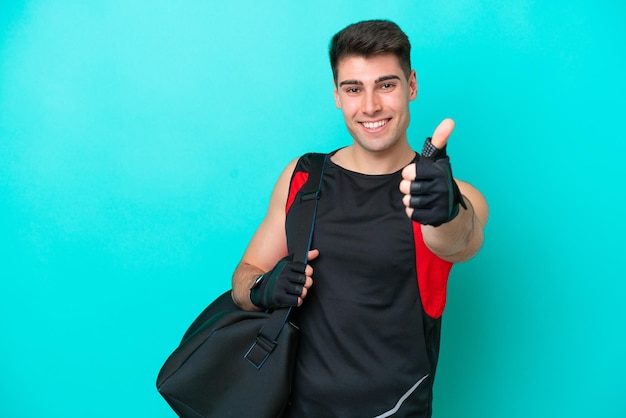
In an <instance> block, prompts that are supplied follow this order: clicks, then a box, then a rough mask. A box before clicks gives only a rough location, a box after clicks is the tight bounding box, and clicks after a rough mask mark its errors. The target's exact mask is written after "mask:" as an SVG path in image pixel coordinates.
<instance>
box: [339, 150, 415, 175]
mask: <svg viewBox="0 0 626 418" xmlns="http://www.w3.org/2000/svg"><path fill="white" fill-rule="evenodd" d="M414 158H415V151H413V150H412V149H411V147H410V146H409V144H408V143H405V144H403V145H402V146H396V147H393V148H389V149H386V150H378V151H370V150H366V149H364V148H361V147H358V146H355V145H351V146H349V147H346V148H342V149H340V150H339V151H337V153H336V154H335V155H333V156H332V158H331V159H332V161H333V162H334V163H335V164H337V165H339V166H341V167H343V168H345V169H347V170H350V171H355V172H357V173H361V174H369V175H379V174H391V173H395V172H397V171H399V170H401V169H402V168H404V167H406V166H407V165H408V164H410V163H411V161H413V159H414Z"/></svg>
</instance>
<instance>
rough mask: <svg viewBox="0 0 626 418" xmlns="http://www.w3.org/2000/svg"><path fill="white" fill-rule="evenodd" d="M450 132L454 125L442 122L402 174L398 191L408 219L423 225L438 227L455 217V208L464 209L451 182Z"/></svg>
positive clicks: (457, 209)
mask: <svg viewBox="0 0 626 418" xmlns="http://www.w3.org/2000/svg"><path fill="white" fill-rule="evenodd" d="M453 130H454V121H453V120H452V119H444V120H443V121H442V122H441V123H440V124H439V126H437V129H435V132H434V133H433V136H432V138H428V139H426V142H425V143H424V149H423V151H422V155H421V156H420V157H418V160H417V162H415V163H413V164H409V165H408V166H406V167H405V168H404V170H403V171H402V178H403V180H402V181H401V182H400V191H401V192H402V193H404V195H405V196H404V198H403V202H404V205H405V206H406V213H407V216H409V217H410V218H411V219H413V220H414V221H416V222H419V223H420V224H423V225H432V226H439V225H441V224H444V223H446V222H449V221H451V220H452V219H454V218H455V217H456V215H457V214H458V213H459V204H460V205H461V206H463V207H464V208H466V209H467V207H466V206H465V202H464V201H463V198H462V196H461V192H460V191H459V187H458V186H457V184H456V182H455V181H454V178H453V177H452V168H451V166H450V158H449V157H448V154H447V153H446V145H447V143H448V139H449V138H450V134H451V133H452V131H453Z"/></svg>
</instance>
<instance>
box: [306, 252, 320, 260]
mask: <svg viewBox="0 0 626 418" xmlns="http://www.w3.org/2000/svg"><path fill="white" fill-rule="evenodd" d="M318 255H320V250H310V251H309V255H308V258H307V260H308V261H311V260H315V259H316V258H317V256H318Z"/></svg>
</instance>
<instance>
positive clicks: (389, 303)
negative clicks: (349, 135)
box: [285, 155, 452, 418]
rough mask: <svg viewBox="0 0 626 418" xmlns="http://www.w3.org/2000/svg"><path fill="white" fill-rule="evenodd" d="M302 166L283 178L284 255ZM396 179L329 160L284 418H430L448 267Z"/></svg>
mask: <svg viewBox="0 0 626 418" xmlns="http://www.w3.org/2000/svg"><path fill="white" fill-rule="evenodd" d="M309 162H310V159H309V157H308V156H306V155H305V156H304V157H302V158H301V159H300V160H299V162H298V164H297V165H296V168H295V170H294V173H293V175H292V178H291V184H290V190H289V196H288V199H287V208H286V210H287V216H286V232H287V244H288V248H289V249H290V251H292V250H291V249H292V242H294V240H295V231H296V228H295V225H297V223H298V218H299V214H300V204H299V200H298V198H297V194H298V191H299V190H300V187H301V186H302V185H303V184H304V183H305V182H306V179H307V178H308V172H307V170H308V166H309ZM401 180H402V174H401V171H398V172H395V173H392V174H385V175H365V174H361V173H357V172H352V171H349V170H346V169H344V168H342V167H340V166H338V165H336V164H334V163H333V162H332V161H331V160H330V159H329V161H328V163H327V165H326V169H325V172H324V177H323V180H322V188H321V197H320V201H319V204H318V209H317V217H316V223H315V233H314V236H313V242H312V246H311V248H315V249H318V250H319V251H320V255H319V257H318V258H316V259H315V260H312V261H311V265H312V266H313V269H314V273H313V286H312V287H311V289H309V292H308V294H307V297H306V299H305V300H304V303H303V305H302V306H301V307H300V308H298V309H297V310H296V311H295V312H294V314H293V315H292V321H293V322H294V323H295V324H296V325H297V326H298V327H299V328H300V343H299V349H298V354H297V365H296V370H295V374H294V384H293V390H292V397H291V400H290V404H289V406H288V409H287V412H286V414H285V417H288V418H305V417H314V418H325V417H341V418H349V417H355V418H357V417H358V418H366V417H372V418H373V417H412V418H427V417H430V416H431V405H432V387H433V381H434V377H435V369H436V365H437V359H438V354H439V340H440V331H441V314H442V312H443V308H444V306H445V297H446V285H447V280H448V275H449V272H450V269H451V267H452V264H451V263H449V262H446V261H444V260H442V259H440V258H438V257H437V256H435V255H434V254H433V253H432V252H430V250H429V249H428V248H427V247H426V245H425V244H424V242H423V239H422V235H421V227H420V225H419V224H417V223H415V222H413V221H411V219H409V218H408V217H407V216H406V213H405V207H404V205H403V203H402V193H401V192H400V191H399V189H398V186H399V184H400V181H401Z"/></svg>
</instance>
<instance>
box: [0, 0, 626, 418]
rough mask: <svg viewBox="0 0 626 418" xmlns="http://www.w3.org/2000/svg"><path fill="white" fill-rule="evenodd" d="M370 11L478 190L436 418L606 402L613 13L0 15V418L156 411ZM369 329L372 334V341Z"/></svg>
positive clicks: (60, 8)
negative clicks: (343, 33)
mask: <svg viewBox="0 0 626 418" xmlns="http://www.w3.org/2000/svg"><path fill="white" fill-rule="evenodd" d="M366 18H390V19H393V20H395V21H396V22H397V23H399V24H400V26H401V27H402V28H403V29H404V30H405V31H406V32H407V33H408V34H409V37H410V39H411V41H412V43H413V47H414V50H413V66H414V68H415V69H416V70H417V74H418V80H419V83H420V89H419V97H418V99H417V101H415V102H414V103H413V104H412V105H411V106H412V116H413V119H412V124H411V126H410V129H409V137H410V140H411V142H412V144H413V145H414V147H416V148H419V146H420V145H421V143H422V141H423V138H424V137H426V136H428V135H429V134H430V133H431V132H432V130H433V129H434V128H435V126H436V125H437V124H438V122H439V121H440V120H441V119H443V118H444V117H448V116H449V117H453V118H454V119H455V120H456V122H457V129H456V131H455V133H454V135H453V137H452V138H451V142H450V147H449V148H450V152H451V154H452V158H453V163H454V170H455V175H456V176H457V177H459V178H461V179H466V180H469V181H471V182H472V183H473V184H474V185H476V186H477V187H478V188H479V189H481V190H482V191H483V192H484V194H485V195H486V196H487V198H488V200H489V202H490V206H491V218H490V221H489V224H488V225H487V230H486V234H487V241H486V243H485V246H484V248H483V251H482V252H481V253H480V254H479V255H478V256H477V257H476V258H475V259H474V260H472V261H471V262H469V263H465V264H461V265H458V266H456V267H455V268H454V270H453V273H452V277H451V281H450V287H449V300H448V307H447V310H446V313H445V315H444V330H443V338H442V348H441V361H440V367H439V371H438V375H437V381H436V385H435V391H436V392H435V405H434V406H435V415H434V417H435V418H446V417H449V418H459V417H461V418H462V417H477V418H489V417H493V418H502V417H519V418H528V417H555V416H567V417H616V418H617V417H624V416H626V396H625V395H626V389H625V386H624V375H626V361H625V360H624V356H625V355H626V342H625V341H624V333H625V326H626V310H625V308H624V306H623V305H624V292H625V291H626V284H625V280H624V279H625V275H624V273H623V267H622V263H623V260H624V249H625V245H624V235H625V232H626V228H625V222H624V193H625V192H624V188H623V181H624V179H625V178H626V176H625V174H626V173H625V169H624V162H623V161H624V157H625V146H624V135H623V122H624V110H625V103H624V97H626V83H625V76H624V74H625V69H624V67H625V63H626V36H625V35H626V29H625V27H626V25H624V22H626V13H625V7H624V6H623V3H622V2H619V1H617V0H615V1H609V0H598V1H594V2H586V1H577V0H570V1H550V2H548V1H543V2H542V1H521V0H520V1H511V2H502V1H495V0H491V1H472V0H454V1H445V2H442V1H432V0H429V1H408V0H407V1H397V2H393V1H391V2H382V3H381V2H380V1H363V0H361V1H358V2H357V1H349V2H347V1H337V0H333V1H329V0H316V1H315V2H295V1H293V2H287V1H273V2H263V1H242V0H233V1H228V2H223V3H218V2H203V1H191V0H186V1H180V2H169V1H164V0H153V1H132V0H131V1H128V0H124V1H121V0H109V1H90V2H82V1H78V0H76V1H69V0H55V1H45V0H32V1H11V0H4V1H2V2H1V3H0V237H1V238H0V260H1V261H0V335H1V337H0V339H1V343H0V370H1V371H2V379H0V393H2V402H0V416H2V417H10V418H13V417H24V418H26V417H42V416H45V417H121V416H123V417H140V416H141V417H173V416H174V414H173V413H172V412H171V411H170V409H169V407H168V406H167V404H166V403H165V402H164V401H163V400H162V399H161V398H160V396H159V395H158V393H157V391H156V389H155V386H154V382H155V379H156V375H157V373H158V370H159V368H160V366H161V364H162V363H163V361H164V360H165V358H166V357H167V355H169V353H170V352H171V350H172V349H173V348H174V347H175V346H176V344H177V343H178V341H179V338H180V337H181V335H182V333H183V332H184V330H185V328H186V326H187V325H188V324H189V323H190V322H191V320H192V319H193V318H194V317H195V315H196V314H197V313H199V311H200V310H201V309H202V308H203V307H204V306H205V305H206V304H207V303H208V302H209V301H210V300H211V299H213V298H214V297H215V296H216V295H217V294H218V293H221V292H222V291H224V290H225V289H227V288H228V287H229V285H230V275H231V272H232V270H233V269H234V268H235V266H236V264H237V262H238V260H239V258H240V256H241V254H242V253H243V251H244V249H245V246H246V244H247V242H248V240H249V238H250V237H251V235H252V233H253V232H254V230H255V228H256V226H257V225H258V223H259V222H260V221H261V219H262V217H263V215H264V213H265V209H266V205H267V203H268V199H269V194H270V191H271V188H272V186H273V184H274V182H275V180H276V178H277V176H278V174H279V173H280V171H281V170H282V169H283V168H284V166H285V165H286V164H287V163H288V162H289V161H290V160H291V159H293V158H295V157H296V156H298V155H300V154H302V153H304V152H307V151H313V150H314V151H331V150H333V149H335V148H338V147H340V146H342V145H345V144H348V143H350V142H351V139H350V137H349V136H348V134H347V133H346V131H345V127H344V124H343V119H342V117H341V113H340V112H339V111H338V110H337V109H335V107H334V102H333V97H332V84H331V80H332V76H331V72H330V69H329V65H328V62H327V54H326V49H327V45H328V41H329V39H330V37H331V36H332V34H334V33H335V32H336V31H337V30H339V29H341V28H342V27H344V26H345V25H347V24H349V23H352V22H354V21H358V20H362V19H366ZM373 332H375V330H373Z"/></svg>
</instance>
